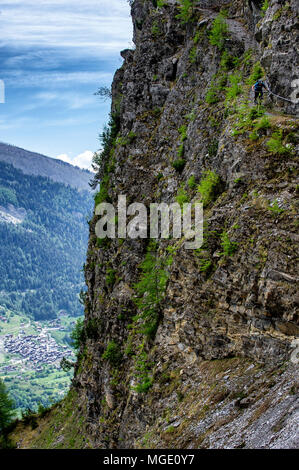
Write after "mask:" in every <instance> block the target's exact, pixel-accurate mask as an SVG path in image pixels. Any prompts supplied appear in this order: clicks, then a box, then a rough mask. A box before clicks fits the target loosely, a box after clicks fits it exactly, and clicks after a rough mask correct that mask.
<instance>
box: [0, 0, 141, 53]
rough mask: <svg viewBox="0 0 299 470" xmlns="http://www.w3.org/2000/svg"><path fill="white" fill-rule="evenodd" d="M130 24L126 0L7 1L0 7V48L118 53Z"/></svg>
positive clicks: (123, 44) (125, 38)
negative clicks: (52, 48)
mask: <svg viewBox="0 0 299 470" xmlns="http://www.w3.org/2000/svg"><path fill="white" fill-rule="evenodd" d="M131 30H132V25H131V19H130V16H129V8H128V4H127V1H126V0H100V1H99V0H97V1H91V0H87V1H86V0H85V1H84V2H82V1H81V0H80V1H79V0H59V1H54V0H52V1H40V0H39V2H36V1H35V2H33V1H28V0H23V1H22V2H20V1H10V3H4V4H3V5H2V6H1V33H0V45H9V46H10V47H11V46H20V45H21V46H24V45H26V47H33V46H38V47H55V48H60V47H63V48H69V47H71V48H79V49H86V50H87V49H89V53H90V54H92V53H93V55H94V56H97V57H98V56H99V53H100V54H101V55H102V56H107V55H109V54H111V53H113V52H118V51H119V50H120V49H121V48H123V47H124V46H125V44H127V43H128V36H129V35H130V34H131Z"/></svg>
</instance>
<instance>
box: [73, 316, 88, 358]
mask: <svg viewBox="0 0 299 470" xmlns="http://www.w3.org/2000/svg"><path fill="white" fill-rule="evenodd" d="M70 336H71V340H72V346H73V348H74V349H76V350H77V351H78V350H79V349H80V346H81V344H82V343H83V342H84V341H85V337H86V336H85V329H84V320H83V319H82V318H79V319H78V320H77V322H76V325H75V328H74V329H73V331H72V333H71V335H70Z"/></svg>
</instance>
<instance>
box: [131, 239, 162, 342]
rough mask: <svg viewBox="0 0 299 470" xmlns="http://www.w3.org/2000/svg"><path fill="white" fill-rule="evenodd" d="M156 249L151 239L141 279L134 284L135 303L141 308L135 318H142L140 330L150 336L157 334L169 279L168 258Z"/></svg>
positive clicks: (142, 265) (142, 266) (142, 267)
mask: <svg viewBox="0 0 299 470" xmlns="http://www.w3.org/2000/svg"><path fill="white" fill-rule="evenodd" d="M156 249H157V246H156V243H155V242H154V241H151V242H150V243H149V246H148V249H147V253H146V256H145V259H144V261H143V263H142V264H141V266H140V267H141V271H142V274H141V279H140V281H139V282H138V283H137V284H135V285H134V288H135V289H136V293H137V296H136V298H135V303H136V305H137V307H138V309H139V310H140V314H139V315H138V318H136V319H135V320H138V319H139V320H141V325H140V332H141V333H142V334H144V335H145V336H147V337H148V338H153V337H154V336H155V334H156V331H157V328H158V324H159V319H160V313H161V302H162V300H163V298H164V294H165V289H166V284H167V280H168V271H167V269H166V267H167V260H166V259H164V258H160V257H158V256H157V253H156Z"/></svg>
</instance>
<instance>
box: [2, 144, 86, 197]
mask: <svg viewBox="0 0 299 470" xmlns="http://www.w3.org/2000/svg"><path fill="white" fill-rule="evenodd" d="M0 161H2V162H6V163H10V164H11V165H13V166H14V167H15V168H18V169H19V170H22V172H23V173H25V174H28V175H38V176H44V177H45V178H50V179H51V180H53V181H56V182H58V183H64V184H66V185H70V186H72V187H73V188H76V189H80V190H81V189H85V190H88V189H89V185H88V183H89V181H90V178H91V176H92V174H91V173H90V171H87V170H82V169H80V168H78V167H74V166H72V165H70V164H69V163H66V162H63V161H62V160H56V159H54V158H49V157H46V156H45V155H41V154H39V153H35V152H29V151H28V150H24V149H22V148H19V147H15V146H14V145H9V144H5V143H3V142H0Z"/></svg>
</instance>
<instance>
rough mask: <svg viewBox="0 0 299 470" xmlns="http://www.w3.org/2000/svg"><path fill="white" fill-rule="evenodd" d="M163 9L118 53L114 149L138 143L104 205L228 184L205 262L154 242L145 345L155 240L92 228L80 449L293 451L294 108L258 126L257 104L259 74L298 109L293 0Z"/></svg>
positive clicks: (121, 154)
mask: <svg viewBox="0 0 299 470" xmlns="http://www.w3.org/2000/svg"><path fill="white" fill-rule="evenodd" d="M154 3H155V2H152V1H141V0H136V1H135V2H134V3H133V6H132V15H133V23H134V41H135V44H136V49H135V50H134V51H131V52H129V51H125V52H124V53H123V54H122V56H123V57H124V59H125V62H124V64H123V66H122V67H121V68H120V69H119V70H118V71H117V73H116V75H115V78H114V82H113V85H112V92H113V103H112V111H113V112H114V113H115V112H116V111H117V110H118V112H119V119H120V129H119V137H124V138H125V137H128V136H129V135H131V136H132V135H134V138H131V139H130V138H127V140H123V139H122V140H118V141H117V142H116V145H115V147H114V150H113V154H111V155H110V159H111V160H110V161H109V162H105V161H104V162H103V165H102V174H104V175H105V172H106V175H109V184H108V194H109V197H110V199H111V200H112V202H113V203H114V204H115V205H116V203H117V196H118V194H126V195H127V199H128V200H129V201H130V202H134V201H137V202H143V203H145V204H147V205H148V204H150V203H151V202H161V201H163V202H174V200H175V198H176V197H177V195H178V191H180V190H182V189H181V188H183V191H184V192H185V195H186V197H187V198H188V200H189V201H193V202H194V201H196V200H199V199H200V197H201V195H202V193H200V192H199V191H198V189H197V188H198V185H199V184H200V182H201V181H202V180H204V178H205V175H206V171H207V170H210V171H212V172H214V174H216V175H218V182H219V185H218V189H217V191H216V192H215V194H210V198H209V200H208V201H207V204H206V207H205V211H204V219H205V231H204V239H205V243H204V245H203V247H202V249H201V250H199V251H197V252H195V251H193V250H185V249H184V248H183V247H182V246H181V244H180V243H178V242H177V241H176V240H174V239H170V240H163V241H161V240H158V247H157V249H156V254H155V255H153V257H154V259H156V261H153V264H152V270H155V269H157V263H158V262H160V263H162V266H163V268H161V270H162V271H163V273H164V274H165V275H166V277H167V279H168V280H167V284H166V287H165V289H164V291H163V296H162V298H160V299H159V302H158V303H157V304H156V310H157V312H158V313H157V319H158V328H157V331H156V332H155V334H152V335H151V337H150V339H149V338H148V337H147V336H146V335H145V334H143V331H144V328H143V326H144V322H145V314H146V312H145V311H144V310H142V308H144V303H143V304H142V302H141V303H140V302H139V305H138V306H136V301H135V300H134V298H135V297H136V295H137V297H138V295H139V297H140V293H139V294H138V288H137V289H136V283H137V282H138V281H140V280H142V279H143V280H144V279H146V276H148V279H149V289H150V275H149V273H148V272H147V273H144V271H143V272H142V269H141V268H140V265H141V263H142V262H143V261H144V259H145V256H146V250H147V244H148V241H147V240H130V239H126V240H124V241H123V242H119V241H118V240H116V241H108V242H107V243H105V244H99V243H98V241H97V239H96V236H95V224H96V221H97V217H96V216H95V217H94V218H93V220H92V221H91V224H90V240H89V248H88V259H87V266H86V272H85V273H86V281H87V285H88V294H87V298H86V305H85V315H86V320H85V326H86V331H87V332H88V331H89V334H88V333H87V339H86V340H85V342H84V344H82V346H81V350H80V354H79V361H78V363H77V366H76V370H75V378H74V381H73V390H74V391H76V393H77V399H76V407H77V408H76V409H77V411H76V413H79V414H80V415H81V417H82V419H83V417H84V419H85V425H86V427H85V432H86V434H85V442H83V443H82V442H81V443H80V444H79V445H80V446H88V445H90V446H92V447H101V448H109V447H120V448H125V447H127V448H130V447H152V448H165V447H170V448H182V447H186V448H198V447H203V448H223V447H232V448H237V447H240V448H242V447H244V448H246V447H247V448H258V447H264V448H265V447H266V448H271V447H273V448H278V447H286V448H287V447H296V446H298V437H297V436H296V425H297V424H296V423H297V418H296V405H295V403H296V397H297V393H298V389H297V385H296V380H297V375H296V374H297V365H296V360H297V359H296V353H294V351H295V348H296V345H297V343H296V337H297V336H298V314H297V311H298V294H297V293H296V292H297V291H296V283H297V276H298V274H297V273H298V267H297V265H296V252H297V245H298V235H297V234H296V226H297V225H296V222H295V214H296V207H297V205H296V204H297V203H296V182H295V176H294V175H295V168H296V160H295V154H296V133H297V132H298V123H297V121H296V118H295V112H296V110H295V106H294V105H293V104H290V103H288V102H283V101H279V100H276V99H275V100H274V101H273V102H271V101H270V99H269V98H267V97H266V98H265V101H264V104H265V109H264V111H263V112H264V113H265V114H264V115H262V116H261V115H260V116H258V115H257V114H255V113H256V112H258V113H259V111H260V110H256V109H255V108H254V107H253V104H252V95H251V91H250V90H251V85H252V84H253V83H254V81H255V80H256V75H254V74H253V71H254V70H256V67H254V65H255V64H256V63H257V62H260V66H262V67H264V71H263V72H262V73H264V74H265V75H266V76H267V78H268V80H269V82H270V85H271V88H272V89H273V91H275V92H276V93H278V94H282V95H283V96H285V97H286V98H289V99H291V98H290V96H291V93H292V89H291V83H290V81H291V80H293V78H296V65H295V60H294V54H295V47H294V46H295V42H294V41H295V32H296V2H295V1H290V2H288V4H287V5H286V4H285V2H283V3H280V2H278V1H272V2H271V6H270V7H269V8H268V10H267V11H266V12H262V11H261V5H262V3H263V2H258V1H250V2H247V1H242V0H239V1H236V2H233V4H231V3H230V4H228V3H227V2H224V1H223V2H222V1H221V2H220V1H217V2H216V1H206V2H200V4H199V6H198V8H195V9H194V12H193V16H192V17H191V18H190V19H189V20H188V21H187V23H186V24H182V22H181V21H180V19H178V18H177V15H178V13H179V11H178V9H177V5H176V3H175V2H170V1H169V2H166V5H165V6H164V7H163V8H155V6H154ZM221 7H225V8H226V9H227V17H226V19H225V22H226V24H227V31H226V33H225V34H224V37H222V38H221V39H222V40H223V41H222V44H221V47H217V45H213V44H211V41H210V33H211V30H212V28H213V24H214V20H215V18H216V17H217V16H218V13H219V10H220V8H221ZM225 50H226V53H224V51H225ZM228 56H229V57H228ZM269 57H270V59H269ZM282 58H283V59H282ZM234 77H237V78H234ZM249 77H251V78H250V79H249ZM248 79H249V81H248ZM234 80H235V82H234ZM233 83H235V84H237V85H239V88H238V89H236V88H235V93H234V92H233V91H232V87H233ZM249 114H250V116H251V117H250V116H249ZM248 116H249V117H248ZM260 119H263V120H264V121H263V124H262V123H261V121H260ZM244 123H245V124H244ZM181 126H185V127H184V130H185V136H184V137H183V136H182V134H183V131H182V128H181ZM180 128H181V129H180ZM130 133H131V134H130ZM275 136H276V137H275ZM271 139H272V141H271ZM273 139H274V140H275V139H276V145H278V143H277V142H278V141H279V142H280V143H281V145H282V147H283V148H282V147H280V148H279V149H278V147H277V146H276V148H274V149H273V146H272V147H271V145H272V144H273ZM277 139H278V140H277ZM269 141H271V142H272V144H271V142H270V143H269ZM124 142H125V143H124ZM182 145H183V147H182ZM273 145H274V144H273ZM179 148H180V157H179V156H178V149H179ZM178 158H182V159H183V160H184V166H183V168H181V170H180V171H177V170H176V169H175V168H174V166H173V163H174V162H175V161H176V160H177V159H178ZM110 163H113V164H112V165H110ZM105 165H106V166H105ZM107 168H109V170H107ZM190 178H191V180H190ZM192 181H193V182H194V183H192ZM170 254H171V259H169V257H170ZM158 260H159V261H158ZM163 260H167V261H168V262H167V263H166V264H164V265H163ZM159 266H161V264H160V265H159ZM112 272H113V276H112V277H111V273H112ZM159 272H160V276H162V274H163V273H162V274H161V271H159ZM158 276H159V275H158ZM145 299H146V297H145ZM91 325H94V327H95V328H94V329H93V331H92V333H91V331H90V326H91ZM88 328H89V330H88ZM294 341H295V342H294ZM111 342H113V344H114V348H115V349H114V352H116V351H117V353H121V356H119V355H118V356H117V357H118V360H114V359H115V357H114V359H113V355H111V354H112V353H111V351H112V349H111ZM107 346H108V349H107ZM109 348H110V349H109ZM105 351H106V354H104V356H103V353H104V352H105ZM107 351H110V356H109V354H107ZM291 355H292V356H291ZM119 357H121V358H122V359H121V361H120V360H119ZM291 357H292V360H290V358H291ZM61 406H62V409H63V406H64V405H63V404H62V405H61ZM74 419H75V417H74ZM76 419H77V418H76ZM60 429H61V428H59V426H58V431H57V433H56V435H55V436H56V437H57V436H59V435H60V434H59V433H61V434H65V433H66V432H67V431H65V430H64V431H63V430H60ZM45 432H46V431H45ZM38 439H39V440H38ZM38 439H37V441H36V443H37V444H39V445H43V440H42V439H43V438H42V437H39V438H38ZM36 443H35V445H37V444H36ZM67 445H68V444H67V442H66V440H65V441H64V446H66V447H67ZM53 446H54V447H55V442H54V440H53Z"/></svg>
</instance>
